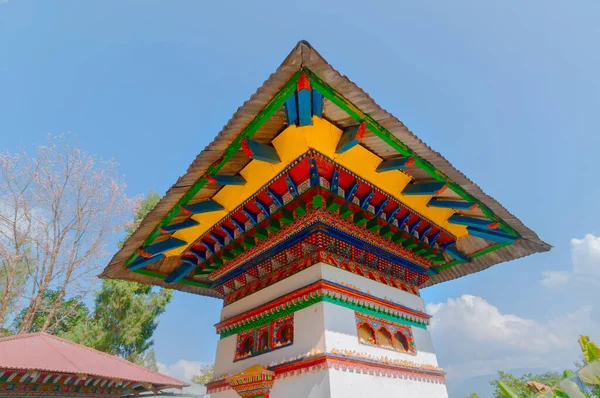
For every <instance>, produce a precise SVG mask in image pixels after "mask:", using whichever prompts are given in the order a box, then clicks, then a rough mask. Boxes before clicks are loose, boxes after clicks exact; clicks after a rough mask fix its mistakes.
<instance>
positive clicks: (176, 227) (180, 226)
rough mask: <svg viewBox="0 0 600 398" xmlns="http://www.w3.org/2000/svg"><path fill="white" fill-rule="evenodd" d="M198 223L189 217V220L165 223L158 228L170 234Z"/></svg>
mask: <svg viewBox="0 0 600 398" xmlns="http://www.w3.org/2000/svg"><path fill="white" fill-rule="evenodd" d="M198 224H199V223H198V221H196V220H193V219H191V218H190V219H189V220H185V221H183V222H180V223H177V224H171V225H165V226H164V227H160V228H159V229H160V231H161V232H162V233H164V234H170V233H173V232H176V231H179V230H181V229H186V228H191V227H195V226H196V225H198Z"/></svg>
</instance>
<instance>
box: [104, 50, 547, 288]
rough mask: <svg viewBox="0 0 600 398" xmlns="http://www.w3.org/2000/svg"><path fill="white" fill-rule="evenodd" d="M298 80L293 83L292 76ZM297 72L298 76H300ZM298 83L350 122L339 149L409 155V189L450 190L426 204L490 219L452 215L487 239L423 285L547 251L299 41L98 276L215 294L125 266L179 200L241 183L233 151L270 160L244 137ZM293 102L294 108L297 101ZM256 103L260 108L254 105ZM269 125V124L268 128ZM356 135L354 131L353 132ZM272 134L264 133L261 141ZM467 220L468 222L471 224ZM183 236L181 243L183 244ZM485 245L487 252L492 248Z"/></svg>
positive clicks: (167, 224) (326, 112) (386, 160)
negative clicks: (360, 148) (460, 207)
mask: <svg viewBox="0 0 600 398" xmlns="http://www.w3.org/2000/svg"><path fill="white" fill-rule="evenodd" d="M299 79H300V80H301V81H300V82H298V80H299ZM302 79H305V80H306V82H304V80H302ZM301 83H302V84H306V85H308V86H309V87H311V86H312V88H313V93H314V94H313V95H321V96H323V97H324V99H325V100H324V101H322V99H321V98H319V102H323V103H324V106H323V108H320V109H315V110H314V115H318V116H321V115H323V117H324V118H326V119H327V120H328V121H330V122H332V123H333V124H335V125H337V126H338V127H340V128H344V127H347V126H353V125H356V126H357V129H356V130H354V131H353V130H351V129H345V130H344V135H343V137H342V139H340V144H339V145H338V151H344V150H347V148H348V147H352V146H353V145H356V143H357V142H360V144H361V145H362V146H364V147H365V148H367V149H368V150H370V151H372V152H373V153H375V154H377V155H380V157H381V158H383V163H382V165H381V166H380V167H383V166H384V165H385V167H390V168H397V167H405V165H404V164H400V163H406V160H402V159H400V160H397V158H398V157H400V158H401V157H404V158H405V159H408V160H409V162H408V163H407V164H406V166H408V165H410V167H409V169H407V170H406V172H407V174H408V175H409V176H412V178H413V182H414V184H412V185H413V186H412V187H411V188H414V189H413V190H414V191H416V193H417V194H422V193H421V192H419V191H421V190H424V192H427V191H428V190H429V189H433V191H432V192H435V193H437V191H436V189H437V187H439V186H442V185H443V186H444V187H448V188H449V190H450V191H451V192H452V193H453V196H452V197H450V198H449V200H448V198H445V197H443V196H441V197H437V198H436V197H434V199H433V201H435V203H430V205H431V206H434V207H447V206H448V205H449V203H448V201H450V202H451V203H450V205H453V204H454V203H456V202H455V201H457V200H458V201H460V202H461V205H462V204H465V206H464V209H465V210H466V211H467V210H468V209H469V208H471V206H477V207H478V208H479V210H480V213H481V214H482V216H483V218H484V219H486V220H489V224H488V225H487V226H489V227H491V226H492V224H493V225H494V226H493V228H494V229H496V228H498V230H499V231H500V235H501V236H500V237H501V239H498V237H497V236H496V235H494V234H496V232H495V231H489V230H487V229H486V228H483V229H482V228H480V226H479V225H478V223H479V220H477V219H475V220H473V219H472V218H470V217H468V216H467V217H462V218H461V216H460V215H458V216H457V218H455V220H454V222H455V223H456V224H460V225H465V226H467V228H468V229H469V231H471V230H472V233H471V234H472V235H473V236H478V238H480V239H488V238H490V237H491V238H490V244H489V245H486V246H485V247H479V248H477V249H476V250H474V251H473V250H471V251H469V250H468V247H469V246H470V245H469V244H467V245H466V246H465V245H462V247H464V248H465V249H463V248H461V250H462V251H465V250H466V251H467V252H466V253H462V251H460V250H456V249H450V250H449V252H448V253H449V254H451V255H452V257H454V258H455V259H456V260H453V261H448V262H447V263H445V264H442V265H439V266H437V267H436V268H433V269H431V271H430V279H429V281H428V282H427V283H426V284H425V285H424V286H430V285H433V284H436V283H440V282H443V281H447V280H451V279H455V278H458V277H461V276H464V275H468V274H470V273H474V272H478V271H481V270H483V269H486V268H488V267H490V266H492V265H494V264H497V263H500V262H504V261H510V260H512V259H516V258H520V257H524V256H527V255H530V254H533V253H536V252H543V251H547V250H549V249H550V248H551V246H550V245H548V244H547V243H545V242H543V241H541V240H540V239H539V238H538V236H537V235H536V234H535V232H533V231H532V230H530V229H528V228H527V227H525V226H524V225H523V224H522V223H521V222H520V221H519V220H518V219H517V218H516V217H514V216H513V215H512V214H510V213H509V212H508V211H507V210H506V209H504V208H503V207H502V206H501V205H500V204H499V203H498V202H496V201H495V200H494V199H493V198H491V197H489V196H488V195H486V194H485V193H483V192H482V191H481V189H480V188H479V187H478V186H477V185H475V184H474V183H473V182H471V181H470V180H468V179H467V178H466V177H465V176H464V175H463V174H462V173H460V172H459V171H458V170H456V169H455V168H454V167H453V166H452V165H451V164H450V163H449V162H448V161H447V160H445V159H444V158H443V157H442V156H441V155H439V154H438V153H437V152H435V151H433V150H432V149H431V148H429V147H428V146H427V145H425V144H424V143H423V142H422V141H420V140H419V139H418V138H417V137H416V136H415V135H414V134H413V133H412V132H410V131H409V130H408V129H407V128H406V127H405V126H404V125H403V124H402V122H400V121H399V120H398V119H396V118H395V117H394V116H393V115H391V114H389V113H387V112H386V111H385V110H383V109H382V108H381V107H379V106H378V105H377V104H376V103H375V102H374V101H373V100H372V99H371V98H370V97H369V96H368V94H366V93H365V92H364V91H363V90H362V89H360V88H359V87H358V86H356V85H355V84H354V83H352V82H350V81H349V80H348V79H347V78H346V77H344V76H342V75H340V74H339V72H337V71H336V70H335V69H333V68H332V67H331V65H329V64H328V63H327V62H326V61H325V60H324V59H323V57H321V55H320V54H319V53H318V52H317V51H316V50H314V49H313V48H312V47H311V46H310V44H308V43H307V42H304V41H301V42H299V43H298V44H297V45H296V47H295V48H294V49H293V50H292V52H291V53H290V54H289V55H288V57H287V58H286V59H285V61H284V62H283V63H282V65H281V66H280V67H279V68H278V69H277V71H276V72H275V73H274V74H272V75H271V76H270V77H269V79H268V80H267V81H265V83H264V84H263V85H262V86H261V87H260V88H259V89H258V91H257V92H256V93H255V94H254V95H253V96H252V97H251V98H250V100H248V101H247V102H246V103H244V105H243V106H242V107H240V108H239V109H238V111H237V112H236V113H235V114H234V116H233V117H232V118H231V119H230V121H229V122H228V123H227V125H226V126H225V127H224V128H223V130H222V131H221V132H220V133H219V134H218V136H217V138H216V139H215V140H214V141H213V142H212V143H211V144H209V145H208V146H207V147H206V148H205V150H204V151H202V152H201V153H200V155H198V157H197V158H196V160H194V162H192V164H191V165H190V167H189V169H188V171H187V173H186V174H185V175H184V176H182V177H180V178H179V180H178V181H177V183H176V184H175V185H173V187H172V188H171V189H170V190H169V191H168V192H167V194H166V195H165V197H164V198H163V199H162V200H161V201H160V202H159V204H158V205H157V206H156V207H155V208H154V209H153V211H152V212H151V213H150V214H149V215H148V216H147V217H146V218H145V219H144V220H143V222H142V224H141V225H140V227H139V228H138V230H137V231H135V233H134V234H133V235H132V236H131V237H130V238H129V239H128V240H127V242H126V243H125V244H124V246H123V248H122V249H121V250H120V251H119V252H118V253H117V254H116V255H115V256H114V257H113V259H112V260H111V262H110V263H109V265H108V266H107V267H106V269H105V270H104V272H103V273H102V274H101V277H104V278H119V279H128V280H136V281H139V282H144V283H149V284H156V285H162V286H168V287H171V288H177V289H179V290H183V291H189V292H193V293H198V294H204V295H210V296H218V294H216V293H215V291H214V290H213V289H212V286H211V285H210V284H209V283H207V282H208V281H207V282H200V281H196V280H190V279H180V278H176V279H175V280H177V281H178V282H177V283H172V284H168V283H166V282H165V281H164V278H165V276H166V275H165V274H164V273H162V272H156V271H153V270H150V269H144V268H142V267H141V268H140V269H138V270H136V271H135V272H132V271H130V270H128V269H127V267H128V266H130V265H131V263H132V262H133V261H134V260H136V258H137V257H138V253H140V252H141V253H144V252H143V250H140V249H143V248H145V247H148V246H149V245H152V244H153V243H154V242H155V241H156V239H157V238H158V237H159V236H160V234H161V232H162V233H164V232H165V230H167V229H168V228H177V226H174V223H175V221H173V219H174V218H175V219H176V217H177V216H178V214H180V211H181V209H182V207H181V206H185V205H186V204H188V202H189V201H190V200H192V199H194V202H196V201H197V199H198V197H199V196H200V197H202V198H203V199H205V200H209V199H210V198H211V197H212V196H213V195H214V194H215V193H216V192H217V191H215V190H214V189H212V188H211V187H212V186H214V184H215V183H217V184H220V183H224V184H237V183H243V182H244V181H241V180H236V178H237V177H229V176H235V175H236V174H237V173H238V172H239V171H240V170H241V168H243V167H244V166H245V165H246V164H247V163H244V162H239V161H238V160H239V154H240V153H245V154H246V155H247V154H248V153H249V152H250V153H253V152H252V151H254V153H253V154H254V155H257V158H260V159H261V160H263V161H269V160H274V159H272V157H273V156H274V155H273V153H271V152H270V151H269V148H261V147H260V144H257V145H259V146H258V147H252V148H249V147H248V144H247V141H246V139H250V138H253V139H254V138H256V137H258V138H256V139H258V140H259V141H260V139H259V138H262V140H263V141H264V140H265V137H266V136H269V134H271V135H273V132H272V131H269V128H271V129H274V131H275V136H276V135H277V134H278V133H279V132H281V130H283V127H285V125H286V120H285V119H286V117H285V116H286V115H285V113H284V112H283V109H284V107H283V105H284V103H285V102H286V100H288V98H289V97H290V95H292V94H293V93H294V92H295V90H296V88H297V86H298V87H299V86H300V84H301ZM297 98H298V101H299V103H300V102H302V98H301V97H300V96H299V95H298V97H297ZM314 101H315V99H314V98H313V102H314ZM314 103H317V102H314ZM299 106H300V107H301V104H300V105H299ZM259 109H260V111H257V110H259ZM287 116H288V117H287V122H289V121H290V116H289V115H287ZM298 117H299V118H300V119H302V117H304V118H305V119H306V115H304V116H303V115H302V114H301V112H300V111H299V114H298ZM278 123H279V124H278ZM273 125H275V127H272V126H273ZM265 126H266V127H265ZM269 126H271V127H269ZM277 126H279V127H277ZM361 129H362V130H361ZM276 130H279V131H276ZM359 135H360V137H358V136H359ZM272 138H273V137H270V138H269V139H268V141H270V140H271V139H272ZM390 148H391V149H393V150H394V151H395V152H396V156H393V155H392V156H390V155H385V156H384V155H382V154H383V153H384V152H385V153H388V154H389V152H390V151H389V150H390ZM275 156H276V154H275ZM270 158H271V159H270ZM399 162H400V163H399ZM434 165H435V166H434ZM411 168H412V169H411ZM411 170H413V171H417V172H416V174H415V173H411ZM413 174H414V175H413ZM219 176H224V177H223V178H224V179H225V180H223V181H217V180H216V179H217V178H220V177H219ZM434 182H435V183H434ZM211 184H213V185H211ZM440 184H441V185H440ZM211 189H212V190H211ZM455 209H456V207H455ZM474 222H475V224H473V223H474ZM487 226H486V227H487ZM186 227H187V225H186ZM506 236H509V237H511V240H516V241H514V242H512V241H511V242H503V241H502V239H504V238H505V237H506ZM494 240H495V242H494ZM189 243H190V242H187V244H189ZM178 244H179V243H178V242H177V241H174V240H170V241H169V242H167V243H164V244H163V245H173V246H174V247H176V246H177V245H178ZM183 244H186V242H183ZM459 245H460V242H459ZM492 252H493V255H491V253H492ZM150 255H151V254H150ZM161 260H162V259H161ZM167 260H169V261H171V262H172V264H171V263H168V264H167V265H168V266H167V268H169V267H170V268H171V269H174V270H177V269H180V264H179V261H180V259H173V258H170V259H167ZM167 260H163V261H167ZM163 264H164V263H163ZM142 265H143V264H142ZM172 274H173V273H172Z"/></svg>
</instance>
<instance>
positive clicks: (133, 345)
mask: <svg viewBox="0 0 600 398" xmlns="http://www.w3.org/2000/svg"><path fill="white" fill-rule="evenodd" d="M159 199H160V198H159V196H158V195H157V194H156V193H154V192H150V194H148V196H147V197H146V198H145V199H144V200H143V201H141V202H140V203H139V204H138V205H137V206H136V212H135V215H134V219H133V222H131V223H129V224H128V226H127V234H126V236H125V238H124V239H127V237H129V236H130V235H131V234H132V233H133V231H135V229H136V228H137V227H138V226H139V224H140V222H141V221H142V219H143V218H144V217H145V216H146V214H148V213H149V212H150V211H151V210H152V209H153V208H154V206H155V205H156V204H157V203H158V201H159ZM123 242H124V240H123V241H121V242H120V243H119V245H122V243H123ZM172 297H173V293H172V290H170V289H161V288H156V287H152V286H150V285H144V284H141V283H137V282H128V281H121V280H104V281H102V286H101V288H100V290H99V291H98V292H97V293H96V299H95V303H94V304H95V305H94V312H93V314H92V316H90V317H89V318H88V319H86V320H85V321H84V322H80V323H78V324H77V325H76V326H75V327H74V328H73V329H72V330H71V331H69V333H68V334H67V336H66V337H67V338H68V339H70V340H72V341H75V342H77V343H80V344H84V345H86V346H88V347H92V348H95V349H97V350H100V351H104V352H107V353H109V354H112V355H118V356H120V357H122V358H125V359H127V360H129V361H131V362H134V363H137V364H138V365H141V366H144V367H147V368H150V369H154V370H157V369H158V367H157V364H156V359H155V356H154V351H153V350H152V345H153V341H152V335H153V334H154V331H155V330H156V328H157V326H158V321H157V318H158V316H159V315H160V314H162V313H163V312H164V311H165V308H166V306H167V304H168V303H169V302H170V301H171V299H172Z"/></svg>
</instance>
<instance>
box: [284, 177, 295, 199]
mask: <svg viewBox="0 0 600 398" xmlns="http://www.w3.org/2000/svg"><path fill="white" fill-rule="evenodd" d="M285 183H286V184H287V188H288V192H289V193H290V194H291V195H292V197H294V198H297V197H298V187H297V186H296V183H295V182H294V180H293V179H292V177H291V176H290V175H289V174H288V175H287V176H285Z"/></svg>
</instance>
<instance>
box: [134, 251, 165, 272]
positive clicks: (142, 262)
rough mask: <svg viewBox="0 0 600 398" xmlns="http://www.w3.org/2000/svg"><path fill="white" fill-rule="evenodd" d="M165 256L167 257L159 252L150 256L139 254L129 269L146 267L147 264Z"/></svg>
mask: <svg viewBox="0 0 600 398" xmlns="http://www.w3.org/2000/svg"><path fill="white" fill-rule="evenodd" d="M163 258H165V255H164V254H157V255H156V256H152V257H150V258H146V257H142V256H139V257H138V258H136V259H135V261H134V262H132V263H131V265H130V266H129V268H127V269H128V270H129V271H135V270H138V269H141V268H144V267H145V266H146V265H150V264H152V263H153V262H156V261H158V260H160V259H163Z"/></svg>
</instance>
